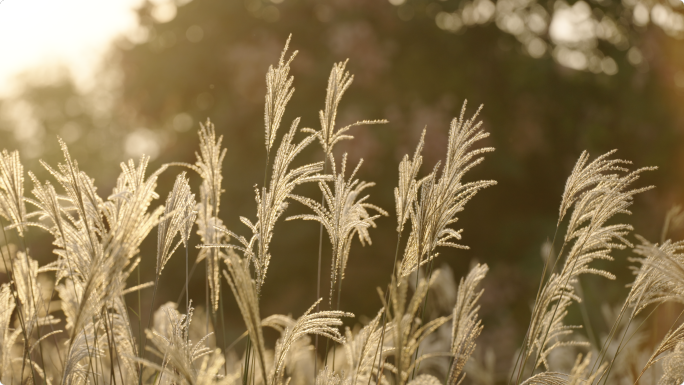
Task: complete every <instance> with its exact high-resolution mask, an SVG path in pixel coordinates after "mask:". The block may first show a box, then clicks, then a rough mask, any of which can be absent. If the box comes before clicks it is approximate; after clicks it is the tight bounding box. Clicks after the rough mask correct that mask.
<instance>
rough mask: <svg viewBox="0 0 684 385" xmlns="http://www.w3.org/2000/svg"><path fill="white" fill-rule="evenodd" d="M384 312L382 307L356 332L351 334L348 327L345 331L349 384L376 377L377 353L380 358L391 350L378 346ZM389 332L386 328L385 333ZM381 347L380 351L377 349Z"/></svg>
mask: <svg viewBox="0 0 684 385" xmlns="http://www.w3.org/2000/svg"><path fill="white" fill-rule="evenodd" d="M384 312H385V309H384V308H381V309H380V310H379V311H378V314H377V315H376V316H375V318H373V319H372V320H371V321H370V322H369V323H368V324H367V325H366V326H364V327H363V328H362V329H361V330H359V332H358V333H356V334H352V332H351V330H350V329H349V328H346V331H345V341H344V345H343V348H344V352H345V356H346V360H347V370H348V373H349V374H348V376H347V379H349V380H351V382H350V385H357V384H365V383H368V381H369V379H371V378H372V377H375V378H378V377H379V375H380V368H379V367H378V366H376V365H375V362H376V359H375V358H376V357H377V354H379V355H380V360H381V361H382V360H383V358H384V357H385V356H386V355H387V354H388V353H389V352H391V351H392V348H391V347H386V346H382V347H380V340H381V338H382V334H383V328H382V327H378V326H379V325H380V316H381V315H382V314H383V313H384ZM387 332H389V330H386V331H385V333H387ZM378 349H381V350H382V351H378Z"/></svg>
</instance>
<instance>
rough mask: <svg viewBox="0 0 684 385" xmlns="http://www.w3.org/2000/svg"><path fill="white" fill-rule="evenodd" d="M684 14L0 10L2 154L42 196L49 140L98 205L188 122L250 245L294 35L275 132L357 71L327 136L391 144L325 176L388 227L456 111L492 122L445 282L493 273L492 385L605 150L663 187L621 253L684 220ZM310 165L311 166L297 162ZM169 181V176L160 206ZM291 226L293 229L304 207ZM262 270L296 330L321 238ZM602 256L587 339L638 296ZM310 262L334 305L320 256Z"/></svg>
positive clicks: (367, 270) (357, 306) (372, 288)
mask: <svg viewBox="0 0 684 385" xmlns="http://www.w3.org/2000/svg"><path fill="white" fill-rule="evenodd" d="M683 12H684V4H683V3H682V2H681V0H622V1H618V0H589V1H583V0H580V1H575V2H566V1H564V0H496V1H495V0H473V1H471V0H445V1H441V0H390V1H387V0H230V1H228V0H175V1H174V0H155V1H149V0H147V1H140V0H103V1H98V2H93V1H87V0H63V1H59V2H55V1H49V0H4V1H3V2H1V3H0V143H1V146H0V147H2V148H7V149H19V150H20V151H21V155H22V159H23V161H24V163H25V165H26V166H27V168H28V169H30V170H33V171H34V172H35V173H36V174H37V175H38V176H39V177H40V178H48V177H49V176H48V175H47V173H46V172H45V171H44V170H43V169H42V167H41V166H40V164H39V162H38V160H39V159H43V160H45V161H46V162H48V163H49V164H53V165H54V164H56V163H57V162H58V161H59V160H60V159H61V154H60V152H59V147H58V143H57V136H60V137H61V138H63V139H64V141H65V142H66V143H67V144H68V145H69V148H70V151H71V153H72V155H73V156H74V157H75V158H77V159H78V160H79V164H80V167H81V168H82V169H83V170H84V171H86V172H87V173H88V174H89V175H91V176H92V177H94V178H95V184H96V185H97V186H98V189H99V191H100V193H101V194H102V195H103V196H105V197H106V196H107V195H108V194H109V192H110V191H111V189H112V187H113V186H114V183H115V180H116V176H117V175H118V172H119V166H118V164H119V163H120V162H121V161H124V160H127V159H128V158H130V157H134V158H138V157H139V156H140V155H142V154H147V155H149V156H151V157H152V160H153V162H152V166H153V167H155V168H156V167H158V166H160V165H162V164H163V163H167V162H174V161H175V162H178V161H183V162H190V163H193V162H194V160H195V155H194V153H195V151H196V150H197V142H198V141H197V134H196V130H197V128H198V127H199V122H200V121H204V120H205V119H207V118H210V119H211V120H212V121H213V122H214V123H215V124H216V127H217V130H218V132H219V133H220V134H222V135H223V136H224V142H223V143H224V145H225V147H226V148H227V156H226V160H225V163H224V170H225V173H224V186H225V193H224V196H223V201H222V202H223V204H222V206H221V213H222V214H221V217H222V219H223V221H224V223H225V224H226V225H227V226H228V227H229V228H231V229H232V230H233V231H236V232H238V233H244V234H246V233H247V231H246V230H247V229H246V228H245V227H244V226H243V225H242V224H241V223H240V222H239V220H238V218H239V216H246V217H249V218H254V217H255V203H254V193H253V186H254V185H255V184H261V183H262V181H263V172H264V162H265V151H264V147H263V135H264V133H263V127H264V126H263V105H264V93H265V73H266V70H267V68H268V66H269V65H271V64H274V63H276V62H277V60H278V57H279V54H280V51H281V50H282V48H283V45H284V43H285V41H286V39H287V36H288V35H289V34H290V33H291V34H292V36H293V37H292V43H291V48H292V49H296V50H298V51H299V54H298V55H297V57H296V59H295V61H294V63H293V64H292V74H293V75H294V77H295V83H294V86H295V88H296V91H295V93H294V96H293V98H292V101H291V103H290V105H289V108H288V111H287V113H286V115H285V120H284V126H288V125H289V122H290V121H291V120H292V119H293V118H295V117H297V116H301V117H302V125H303V126H309V127H315V128H318V124H319V123H318V111H319V110H320V109H321V108H322V107H323V105H324V95H325V88H326V85H327V77H328V74H329V71H330V69H331V66H332V65H333V63H335V62H339V61H343V60H346V59H349V63H348V65H347V67H348V69H349V70H350V71H351V72H352V73H353V74H354V76H355V78H354V83H353V85H352V87H351V88H350V90H349V91H348V93H347V95H346V96H345V99H344V100H343V102H342V104H341V107H340V111H339V121H340V123H341V124H345V123H350V122H353V121H356V120H359V119H387V120H389V124H386V125H379V126H368V127H358V128H354V129H353V131H352V134H353V135H354V136H355V139H354V140H353V141H350V142H343V143H342V144H340V145H339V146H338V147H337V150H336V154H337V155H338V157H339V156H341V154H342V153H344V152H347V153H349V157H350V160H351V162H352V163H353V164H355V163H356V162H357V161H358V160H359V159H361V158H363V159H364V164H363V166H362V168H361V170H360V172H359V177H360V178H361V179H363V180H367V181H375V182H376V183H377V185H376V186H375V187H373V188H372V189H371V190H370V191H371V197H370V202H372V203H375V204H377V205H379V206H381V207H383V208H384V209H386V210H388V211H390V212H393V209H394V202H393V196H392V191H393V188H394V187H395V186H396V184H397V173H398V172H397V166H398V163H399V160H400V159H401V158H402V157H403V155H404V154H406V153H412V152H413V150H414V148H415V145H416V143H417V141H418V139H419V136H420V133H421V131H422V129H423V128H424V127H427V136H426V149H425V151H424V155H425V163H424V171H427V170H430V169H431V168H432V167H433V165H434V164H435V163H436V162H437V161H438V160H439V159H441V158H442V157H443V156H444V154H445V146H446V143H445V142H446V139H447V133H448V128H449V121H450V119H451V118H452V117H454V116H456V115H458V113H459V111H460V108H461V105H462V103H463V101H464V100H465V99H468V103H469V104H468V111H467V115H470V114H472V113H473V112H475V110H476V108H477V106H478V105H480V104H484V106H485V107H484V109H483V111H482V112H481V114H480V117H481V119H482V120H483V122H484V125H485V127H486V129H487V130H488V131H490V132H491V137H490V138H489V139H487V144H488V145H492V146H494V147H496V152H494V153H493V154H491V155H488V156H487V159H486V161H485V162H484V164H483V165H481V166H478V168H477V169H476V170H474V171H473V172H472V175H471V176H470V178H472V179H475V178H480V179H495V180H497V181H498V182H499V184H498V185H497V186H495V187H492V188H490V189H487V190H485V191H484V192H482V193H480V194H479V195H478V196H477V197H476V198H475V199H474V200H473V201H472V202H471V203H469V205H468V206H467V207H466V210H465V211H464V212H463V213H462V215H461V217H460V220H459V222H458V225H459V227H461V228H463V229H464V233H463V241H462V242H463V243H464V244H466V245H469V246H470V250H467V251H465V250H446V251H443V252H442V253H441V255H440V256H439V258H438V260H437V261H438V265H441V264H448V265H450V266H451V268H452V269H453V270H454V274H455V276H456V278H457V279H458V277H460V276H462V275H464V274H465V273H466V272H467V270H468V267H469V265H470V263H471V261H472V260H474V259H477V260H478V261H480V262H486V263H487V264H489V265H490V267H491V272H490V274H489V276H488V278H487V279H486V280H485V284H484V287H485V289H486V290H485V294H484V297H483V300H482V310H481V314H482V316H483V318H484V325H486V326H485V329H484V333H483V335H482V337H481V338H480V340H479V343H478V344H479V346H480V347H481V349H482V350H483V351H484V350H486V349H487V348H488V347H494V348H495V349H496V354H497V357H498V360H497V362H498V363H499V366H500V368H498V370H500V371H502V372H505V371H506V368H507V366H508V365H509V363H510V359H511V355H512V354H513V353H514V351H515V349H516V347H517V346H519V343H520V341H521V339H522V337H523V335H524V332H525V327H526V325H527V323H528V322H529V309H530V306H531V303H532V301H533V299H534V294H535V293H536V289H537V285H538V282H539V279H540V275H541V272H542V267H543V260H542V253H543V250H544V247H545V246H544V245H545V243H546V242H547V241H548V240H550V239H551V238H552V237H553V234H554V229H555V224H556V220H557V210H558V205H559V203H560V196H561V193H562V191H563V187H564V182H565V178H566V177H567V175H568V174H569V172H570V170H571V168H572V166H573V165H574V162H575V160H576V159H577V157H578V156H579V155H580V153H581V151H582V150H585V149H586V150H588V151H589V152H590V153H591V154H592V155H594V156H596V155H599V154H601V153H604V152H606V151H609V150H612V149H618V150H619V151H618V153H617V156H618V157H620V158H624V159H629V160H631V161H633V162H634V164H635V165H636V166H647V165H653V166H657V167H658V170H657V171H655V172H650V173H648V175H647V176H645V177H644V178H643V180H642V181H641V182H640V183H641V184H642V185H649V184H655V185H656V186H657V188H656V189H655V190H652V191H649V192H647V193H645V194H641V195H640V196H639V197H638V198H637V199H636V201H635V204H634V206H633V215H632V216H631V217H630V218H628V219H627V220H629V221H630V222H631V223H632V224H633V225H634V227H635V233H637V234H641V235H643V236H645V237H646V238H648V239H651V240H652V241H654V242H655V241H658V240H659V236H660V230H661V225H662V222H663V218H664V216H665V212H666V211H667V210H668V208H669V207H671V206H672V205H674V204H678V203H684V195H683V192H684V184H683V181H684V178H682V177H683V176H684V135H683V134H684V40H683V39H682V38H684V13H683ZM314 147H315V146H314ZM320 158H321V153H320V150H319V149H318V148H313V147H312V150H311V151H308V152H306V153H304V154H303V155H302V159H301V161H302V162H304V161H314V160H320ZM180 171H181V170H180V169H171V170H170V171H167V172H166V173H165V174H164V175H163V176H162V178H161V181H160V188H159V191H160V194H161V195H162V199H163V198H164V196H165V195H166V193H167V191H168V189H169V187H170V184H171V183H172V181H173V179H174V177H175V174H176V173H177V172H180ZM194 183H195V187H197V186H196V183H197V180H194ZM311 187H315V186H311ZM30 189H31V186H30V183H27V190H30ZM302 192H303V193H305V194H312V195H311V196H313V197H315V196H318V195H317V194H319V193H318V192H317V190H316V189H315V188H309V189H308V190H307V189H306V188H304V189H303V190H302ZM160 201H161V200H160ZM288 210H289V211H291V212H292V213H298V212H302V211H303V209H302V208H301V207H299V206H297V204H296V203H293V204H292V205H291V206H290V208H288ZM377 222H378V228H377V229H372V230H371V232H370V234H371V238H372V239H373V245H372V246H366V247H363V248H362V247H361V246H360V245H359V244H358V243H355V244H354V246H353V248H352V252H351V257H350V262H349V266H348V270H347V275H346V278H345V280H344V291H343V295H342V299H341V301H342V308H343V309H344V310H348V311H351V312H353V313H355V314H356V315H357V316H358V317H359V319H361V320H363V317H364V316H373V315H375V313H376V311H377V309H378V308H379V307H380V299H379V297H378V295H377V294H376V287H378V286H384V285H386V284H387V281H388V279H389V276H390V272H391V266H392V261H393V256H394V246H395V242H396V233H395V220H394V218H392V217H390V218H382V219H379V220H378V221H377ZM680 235H681V234H680ZM30 236H31V237H36V238H34V239H40V240H42V241H43V242H42V245H44V246H43V247H38V248H37V249H36V250H33V251H32V253H33V254H34V257H35V258H37V259H39V260H40V261H41V263H43V264H44V263H47V262H48V261H51V260H52V259H53V256H52V255H50V252H49V249H50V242H51V240H50V239H49V238H48V237H47V236H44V235H42V234H40V233H39V232H38V231H33V232H32V234H30ZM632 240H634V238H632ZM155 243H156V240H155V235H154V234H152V235H151V236H150V239H149V240H148V242H147V243H146V244H145V245H144V247H143V248H142V250H141V256H142V258H143V262H142V265H143V269H142V272H143V275H142V277H141V279H142V280H143V281H149V280H152V275H153V271H154V268H153V266H154V247H155ZM272 250H273V259H272V262H271V267H270V269H269V273H268V277H267V281H266V284H265V286H264V289H263V293H262V314H263V315H264V316H267V315H270V314H274V313H285V314H287V313H292V314H293V315H295V316H297V315H299V314H301V313H302V312H303V311H304V310H306V309H307V308H308V307H309V306H310V305H311V304H312V303H313V302H314V300H315V291H316V289H315V287H316V260H317V250H318V225H317V224H315V223H313V222H287V223H285V222H281V223H279V224H278V225H277V227H276V231H275V238H274V240H273V244H272ZM324 250H326V245H325V244H324ZM616 256H617V258H616V261H615V262H613V263H610V264H608V265H607V266H609V268H608V270H610V271H612V272H615V273H616V274H617V275H618V276H619V278H618V280H617V281H616V282H609V281H606V280H605V279H603V278H595V279H594V278H587V279H586V280H585V281H583V282H582V284H583V285H584V292H585V294H586V298H585V302H586V304H587V307H589V308H591V309H593V310H595V311H592V312H591V319H590V321H591V323H592V326H593V328H594V330H596V332H597V333H602V332H605V331H606V330H607V328H608V326H607V324H606V322H605V320H604V319H603V318H602V317H601V314H602V313H601V311H600V308H601V307H602V306H603V305H604V304H609V303H615V302H617V301H619V300H621V299H622V298H623V296H624V295H625V294H626V289H625V287H624V286H625V284H626V283H628V282H629V281H630V280H631V277H632V276H631V272H630V271H629V269H628V266H629V262H628V261H627V258H628V257H629V256H630V251H625V252H622V253H617V254H616ZM192 260H194V256H191V261H192ZM324 261H326V262H325V263H324V266H323V272H324V274H323V276H324V284H323V293H326V292H327V290H326V288H327V287H328V286H327V285H328V283H327V277H328V271H329V270H328V267H329V252H327V253H324ZM167 266H168V267H167V268H166V269H165V271H164V275H163V276H162V279H161V282H160V285H161V286H160V287H161V290H160V294H159V295H158V299H157V304H156V306H158V305H159V304H161V303H164V302H165V301H168V300H175V299H176V298H177V297H178V295H179V294H180V289H181V285H180V284H179V282H181V281H183V277H184V262H183V261H182V258H180V256H176V257H175V258H172V260H171V262H170V263H169V265H167ZM200 266H203V265H200ZM146 272H147V273H146ZM203 282H204V273H203V268H199V269H198V270H197V274H195V275H194V277H193V281H192V283H193V286H192V287H191V297H192V298H193V299H194V303H195V305H198V306H199V307H201V305H202V304H203V303H204V301H205V291H204V283H203ZM149 294H150V293H147V292H143V306H144V307H143V308H144V309H148V308H149V305H150V299H149V297H150V295H149ZM223 295H224V296H226V297H225V298H227V299H226V309H225V316H226V320H227V323H228V326H229V333H228V336H227V337H226V338H227V339H228V340H231V341H232V338H233V337H235V336H237V335H239V334H240V333H242V331H243V330H244V329H243V325H242V321H241V318H240V316H239V314H238V313H237V308H236V306H235V304H234V302H233V299H232V297H231V296H230V292H229V291H228V290H227V289H226V287H225V284H224V291H223ZM133 297H134V296H131V298H130V300H131V304H130V305H131V306H132V307H133V308H136V307H137V303H136V298H133ZM145 298H147V299H145ZM574 312H575V313H577V314H575V313H573V314H571V317H574V318H575V319H578V318H579V316H578V314H579V313H578V312H577V310H576V309H575V310H574ZM144 317H146V315H144ZM354 322H355V321H354ZM134 324H136V323H135V322H134Z"/></svg>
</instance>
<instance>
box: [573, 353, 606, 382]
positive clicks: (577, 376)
mask: <svg viewBox="0 0 684 385" xmlns="http://www.w3.org/2000/svg"><path fill="white" fill-rule="evenodd" d="M591 362H592V360H591V352H590V353H588V354H587V356H586V357H584V359H582V354H578V355H577V359H576V360H575V365H574V366H573V367H572V370H571V371H570V378H569V381H568V385H584V384H593V383H594V381H596V379H597V378H599V377H600V376H601V375H602V373H603V372H604V371H605V370H606V367H607V366H608V364H607V363H604V364H603V365H601V366H600V367H599V368H598V370H596V371H595V372H592V371H591V369H589V364H590V363H591Z"/></svg>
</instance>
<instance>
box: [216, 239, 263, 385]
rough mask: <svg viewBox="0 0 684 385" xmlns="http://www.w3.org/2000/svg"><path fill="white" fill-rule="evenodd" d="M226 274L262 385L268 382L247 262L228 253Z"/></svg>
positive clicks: (256, 306)
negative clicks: (247, 334) (254, 355)
mask: <svg viewBox="0 0 684 385" xmlns="http://www.w3.org/2000/svg"><path fill="white" fill-rule="evenodd" d="M226 265H228V272H226V271H225V270H224V271H223V275H224V276H225V277H226V280H227V281H228V285H229V286H230V289H231V290H232V291H233V296H234V297H235V301H236V302H237V304H238V307H239V308H240V314H241V315H242V319H243V320H244V321H245V326H246V327H247V332H248V333H249V338H250V340H251V341H252V347H253V348H254V351H255V352H256V354H257V359H258V361H259V366H260V370H261V376H262V380H263V382H264V384H265V383H266V381H268V378H269V377H268V376H267V375H266V358H265V355H266V348H265V347H264V335H263V331H262V328H261V316H260V315H259V294H258V292H257V287H256V282H254V280H252V278H251V277H250V272H249V261H247V260H243V259H241V258H240V257H239V256H238V255H237V254H235V253H234V252H231V251H230V250H229V251H228V257H227V258H226Z"/></svg>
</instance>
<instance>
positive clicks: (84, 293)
mask: <svg viewBox="0 0 684 385" xmlns="http://www.w3.org/2000/svg"><path fill="white" fill-rule="evenodd" d="M61 144H62V150H63V153H64V156H65V160H66V162H65V164H59V165H58V170H59V171H57V170H54V169H52V168H50V167H49V166H48V165H47V164H45V163H43V165H44V166H45V167H46V168H47V169H48V171H49V172H50V173H51V174H52V175H53V176H54V177H55V178H56V179H57V181H58V182H59V183H60V184H61V185H62V187H63V188H64V190H65V191H66V193H67V195H66V196H65V197H60V196H58V195H57V194H56V192H55V189H54V188H53V187H52V186H51V185H50V184H49V183H47V184H45V185H43V184H41V183H40V182H38V180H37V179H36V178H35V176H33V175H32V174H31V178H32V179H33V181H34V185H35V187H34V190H33V193H34V195H35V197H36V200H29V202H30V203H32V204H33V205H35V206H36V207H37V208H38V211H37V215H39V216H40V217H41V220H46V219H48V220H49V222H51V223H50V224H47V225H40V226H41V227H43V228H45V229H47V230H48V231H49V232H50V233H51V234H52V235H53V236H54V237H55V242H54V244H55V246H57V249H56V250H55V253H56V254H57V255H58V256H59V259H58V261H57V262H56V263H55V264H54V266H55V267H56V268H57V270H58V271H57V274H56V277H57V282H56V283H59V281H60V280H62V279H66V278H68V283H66V284H65V285H63V286H57V290H58V291H59V293H60V295H61V296H62V300H63V309H66V310H65V315H66V316H67V329H68V330H70V333H71V338H70V342H69V345H70V346H69V348H68V349H67V360H71V359H72V358H73V357H72V355H76V357H78V356H79V355H80V354H81V353H80V352H79V351H78V349H79V347H76V346H74V343H75V342H76V341H75V340H76V339H77V338H79V337H78V336H79V335H80V333H81V330H82V328H83V327H86V326H87V324H89V323H92V322H93V320H97V318H98V317H100V316H101V315H107V316H106V317H104V318H103V320H102V322H105V323H106V324H103V323H101V322H100V323H99V326H98V327H93V333H98V328H100V327H106V329H107V330H106V332H107V333H108V336H109V337H108V338H111V340H109V341H106V342H105V345H107V344H113V345H118V346H117V347H116V348H114V349H110V351H109V352H110V356H111V357H110V360H111V361H112V362H114V350H117V354H118V351H119V348H121V349H123V351H124V352H126V353H127V354H128V353H131V352H134V349H135V342H134V340H133V336H132V331H131V328H130V324H129V319H128V311H127V309H126V307H125V305H124V304H123V298H122V296H123V294H124V288H125V285H126V279H127V277H128V276H129V275H130V273H131V271H132V270H133V268H135V266H136V265H137V260H136V261H133V262H131V259H132V258H133V257H134V255H135V254H137V253H138V248H139V245H140V243H141V242H142V241H143V239H145V237H146V236H147V235H148V234H149V232H150V231H151V229H152V228H153V227H154V226H155V225H156V224H157V220H158V217H159V215H160V214H161V212H162V210H163V209H161V208H160V209H157V210H155V211H152V212H149V211H148V209H149V206H150V204H151V201H152V200H153V199H156V198H157V195H156V193H155V192H154V190H155V188H156V181H157V177H158V175H159V174H160V173H161V172H162V171H163V170H164V169H165V168H164V167H163V168H162V169H160V170H158V171H157V172H155V173H153V174H152V175H151V176H149V177H147V178H146V177H145V173H146V169H147V163H148V158H146V157H143V158H141V160H140V162H139V164H138V165H137V166H136V165H135V163H134V162H133V161H129V162H128V164H126V163H122V164H121V168H122V173H121V175H120V176H119V178H118V180H117V184H116V187H115V188H114V190H113V193H112V195H111V196H110V197H109V198H108V199H107V200H106V201H103V200H102V199H101V198H100V197H99V196H98V195H97V193H96V191H95V188H94V185H93V181H92V179H90V178H89V177H88V176H87V175H85V174H84V173H82V172H80V171H79V170H78V164H77V163H76V162H75V161H73V160H72V159H71V157H70V155H69V152H68V149H67V147H66V145H64V143H63V142H62V143H61ZM74 212H75V214H76V215H74ZM101 309H103V310H102V311H101ZM93 338H95V337H93ZM82 342H83V343H84V344H86V346H85V348H86V349H94V348H95V347H94V346H87V345H88V338H85V337H83V338H82ZM81 348H82V347H81ZM110 348H112V346H110ZM86 356H87V357H89V360H90V361H91V362H90V363H89V365H90V366H91V367H90V369H89V370H93V368H92V355H91V354H87V355H86ZM126 360H127V359H125V358H124V359H123V361H120V363H122V362H123V363H124V364H125V365H128V364H130V362H128V363H125V361H126ZM76 363H77V362H76ZM120 377H124V376H120Z"/></svg>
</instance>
